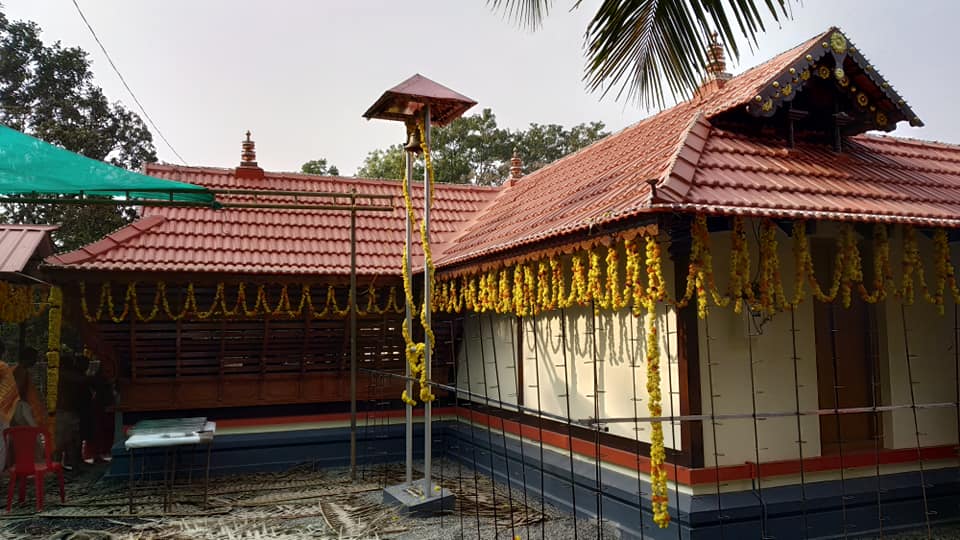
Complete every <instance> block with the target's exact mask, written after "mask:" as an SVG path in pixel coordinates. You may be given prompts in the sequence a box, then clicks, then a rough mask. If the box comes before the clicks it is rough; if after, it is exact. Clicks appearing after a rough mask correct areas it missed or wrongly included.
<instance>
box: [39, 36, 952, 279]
mask: <svg viewBox="0 0 960 540" xmlns="http://www.w3.org/2000/svg"><path fill="white" fill-rule="evenodd" d="M841 38H842V39H841ZM840 42H842V44H843V45H844V46H845V47H847V49H846V51H847V52H846V53H845V54H847V55H848V56H847V58H848V59H850V60H851V62H854V63H856V65H857V66H860V67H859V68H856V69H861V72H859V73H858V74H857V75H856V76H857V77H859V78H858V79H857V80H858V82H857V84H858V86H859V87H860V88H863V87H864V85H873V86H872V88H871V91H872V92H874V94H873V95H874V96H880V98H879V99H881V100H885V101H881V102H879V103H881V104H882V105H883V106H884V107H887V109H885V110H887V111H888V112H889V113H890V120H891V122H890V123H891V124H895V123H896V122H897V121H900V120H909V121H911V122H914V123H916V122H919V120H918V119H917V118H916V117H915V115H913V113H912V111H911V110H910V109H909V107H907V106H906V105H905V102H904V101H903V100H902V98H900V97H899V96H898V95H897V94H896V93H895V92H894V91H893V90H892V89H891V88H890V86H889V84H887V83H886V82H885V81H883V80H882V78H880V76H879V75H877V74H876V70H875V69H874V68H873V67H872V66H869V65H867V64H865V59H864V57H863V56H862V55H861V54H860V52H859V51H856V52H855V53H854V48H853V47H852V46H851V45H850V42H849V41H848V40H847V38H846V37H845V36H843V35H842V33H840V31H839V30H837V29H834V28H831V29H829V30H827V32H825V33H823V34H820V35H818V36H816V37H814V38H812V39H810V40H809V41H807V42H805V43H802V44H800V45H798V46H797V47H795V48H793V49H791V50H789V51H787V52H784V53H783V54H780V55H778V56H776V57H774V58H773V59H771V60H770V61H768V62H765V63H764V64H761V65H760V66H757V67H755V68H753V69H751V70H748V71H746V72H745V73H743V74H741V75H739V76H737V77H734V78H732V79H731V80H729V81H726V82H725V83H724V84H722V85H721V84H719V83H717V81H711V82H710V83H708V84H707V85H705V86H704V87H703V88H702V89H701V91H700V92H699V93H698V94H697V95H696V96H695V97H694V99H692V100H690V101H687V102H684V103H681V104H679V105H677V106H675V107H673V108H671V109H668V110H665V111H663V112H661V113H659V114H657V115H654V116H651V117H650V118H647V119H644V120H642V121H640V122H638V123H637V124H635V125H633V126H630V127H628V128H626V129H624V130H622V131H620V132H619V133H616V134H614V135H611V136H609V137H606V138H605V139H603V140H601V141H598V142H596V143H594V144H593V145H591V146H588V147H586V148H584V149H582V150H580V151H579V152H576V153H574V154H571V155H569V156H566V157H564V158H562V159H560V160H558V161H556V162H554V163H552V164H550V165H548V166H546V167H544V168H542V169H540V170H538V171H535V172H533V173H531V174H529V175H527V176H525V177H523V178H520V179H515V180H514V181H512V182H510V183H508V184H507V185H505V186H503V187H501V188H480V187H470V186H451V185H438V186H437V191H436V193H437V197H436V204H435V210H434V213H433V214H432V215H433V216H434V221H433V229H434V243H435V248H434V256H435V261H436V263H437V266H438V268H442V267H454V266H461V265H467V264H470V263H472V262H473V261H476V260H478V259H480V258H488V257H496V256H501V255H503V254H504V253H505V252H507V251H511V250H523V249H528V248H529V247H530V246H532V245H533V244H536V243H538V242H542V241H544V240H548V239H556V238H558V237H563V238H564V239H565V240H566V239H573V240H576V239H577V238H578V235H584V234H588V233H589V231H591V230H595V228H596V227H598V226H604V225H608V224H610V225H625V226H626V225H629V224H636V223H637V222H638V221H642V220H644V219H645V218H646V217H647V216H651V217H652V215H653V214H654V213H657V212H676V211H681V212H706V213H715V214H734V213H736V214H752V215H765V216H779V217H792V218H811V219H849V220H859V221H878V220H885V221H892V222H899V223H917V224H925V225H939V226H949V227H960V147H958V146H953V145H948V144H941V143H933V142H925V141H913V140H906V139H898V138H894V137H880V136H875V135H857V136H854V137H848V138H847V139H846V141H845V142H844V151H843V152H841V153H839V154H838V153H835V152H834V151H833V150H832V147H831V146H830V145H829V144H827V143H825V142H823V141H822V140H821V141H817V140H815V139H814V138H809V137H808V138H807V139H804V138H803V137H799V138H798V141H799V142H798V143H797V144H796V146H795V148H788V145H787V144H786V143H785V142H784V141H780V140H775V139H773V138H771V136H770V135H766V136H763V137H761V136H756V135H754V136H751V135H746V134H744V133H739V132H734V131H731V130H735V129H739V128H737V125H738V124H737V123H735V122H734V123H726V124H725V123H724V118H725V117H729V116H730V115H731V114H741V116H742V117H743V118H747V120H746V121H750V120H749V117H746V116H743V115H744V114H749V115H755V113H762V114H760V116H769V115H770V114H773V113H772V112H771V111H775V110H776V108H777V107H780V106H781V105H782V104H783V103H786V102H787V101H788V100H789V99H793V96H795V95H796V94H795V93H792V94H790V95H789V96H787V97H783V95H782V94H781V95H780V97H777V95H778V93H777V92H776V91H774V90H772V89H775V88H777V87H776V86H774V85H773V84H772V83H773V82H774V81H784V83H783V84H780V87H781V88H783V87H784V85H785V84H787V83H786V82H785V81H788V80H789V81H792V82H794V83H796V84H797V87H798V88H801V87H802V86H803V84H802V83H801V81H800V79H793V77H799V76H801V75H802V72H801V69H807V68H811V67H812V66H813V65H814V64H813V62H816V61H817V58H820V57H823V56H824V55H827V54H832V53H836V49H835V48H834V45H835V44H838V43H840ZM825 43H826V45H824V44H825ZM837 47H839V45H837ZM831 51H832V52H831ZM845 65H848V66H850V67H853V66H852V65H849V64H845ZM798 68H800V69H798ZM867 68H869V69H867ZM791 69H793V70H794V71H793V72H790V70H791ZM808 75H809V74H808ZM784 77H788V78H784ZM408 82H409V83H410V84H411V85H413V86H414V87H416V84H414V83H416V82H417V81H415V80H414V81H412V82H411V81H408ZM403 84H407V83H403ZM403 84H402V85H401V86H403ZM431 84H433V83H431ZM778 84H779V83H778ZM404 90H405V91H407V93H409V91H410V88H406V87H405V88H404ZM434 90H436V89H435V88H434ZM436 91H438V92H439V90H436ZM451 92H452V91H451ZM388 93H389V92H388ZM385 95H386V94H385ZM458 96H459V95H458ZM757 96H761V100H762V101H763V100H766V99H771V100H777V101H776V103H775V104H774V105H773V107H772V108H771V109H770V110H764V109H762V108H761V109H759V110H757V109H753V110H748V109H747V107H752V106H753V105H752V104H754V103H757V101H756V97H757ZM446 97H451V96H446ZM454 97H455V96H454ZM460 97H462V96H460ZM871 99H873V98H871ZM764 103H765V101H764ZM830 112H831V113H832V109H831V111H830ZM761 121H762V120H761ZM718 125H720V126H724V127H723V128H720V127H717V126H718ZM887 127H892V125H890V126H887ZM741 131H742V130H741ZM746 131H749V130H746ZM147 172H148V173H149V174H153V175H155V176H159V177H161V178H169V179H172V180H180V181H185V182H190V183H196V184H201V185H203V186H206V187H210V188H234V189H281V190H295V191H336V192H346V191H349V189H350V188H354V187H355V188H356V189H357V190H358V191H359V192H360V193H381V194H393V195H395V196H396V197H397V199H398V200H397V203H396V204H398V205H399V204H400V203H399V197H400V192H399V184H398V183H397V182H394V181H383V180H361V179H350V178H329V177H315V176H307V175H297V174H270V173H268V174H267V175H266V176H265V177H264V178H263V179H250V178H238V177H237V176H236V174H234V171H232V170H221V169H204V168H185V167H171V166H151V167H150V168H148V171H147ZM651 185H652V186H655V189H653V190H651ZM421 194H422V193H421V192H420V191H416V190H415V192H414V196H415V197H416V198H419V197H420V196H421ZM418 206H422V203H418ZM358 225H359V231H358V235H359V238H360V248H359V253H360V261H361V264H360V268H361V273H365V274H390V275H394V276H395V275H397V274H398V267H399V257H400V252H401V247H402V242H403V234H404V220H403V214H402V212H401V211H400V210H399V209H398V210H396V211H395V212H393V213H391V214H388V215H377V214H366V215H362V216H360V217H359V219H358ZM347 239H348V215H347V214H346V213H344V212H340V213H335V212H328V211H319V210H318V211H312V210H310V211H296V210H265V209H260V210H222V211H215V210H206V209H159V208H154V209H147V210H145V213H144V219H143V220H141V221H139V222H137V223H135V224H134V225H132V226H131V227H129V228H127V229H124V230H121V231H118V232H116V233H114V234H112V235H110V236H108V237H107V238H105V239H103V240H102V241H101V242H98V243H95V244H92V245H90V246H86V247H85V248H83V249H81V250H78V251H76V252H73V253H68V254H65V255H61V256H58V257H53V258H50V259H48V263H49V264H50V265H53V266H59V267H72V268H82V269H97V270H156V271H204V272H231V273H260V274H285V273H286V274H289V273H295V274H343V273H346V272H347V271H348V263H349V244H348V240H347Z"/></svg>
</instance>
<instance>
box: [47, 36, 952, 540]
mask: <svg viewBox="0 0 960 540" xmlns="http://www.w3.org/2000/svg"><path fill="white" fill-rule="evenodd" d="M709 56H710V62H709V68H710V76H709V78H708V80H707V81H705V82H704V84H703V86H702V87H701V88H700V89H699V91H698V92H697V93H696V95H695V96H693V97H692V98H691V99H690V100H688V101H685V102H683V103H680V104H678V105H676V106H674V107H672V108H670V109H667V110H664V111H662V112H660V113H659V114H656V115H654V116H651V117H649V118H647V119H645V120H642V121H640V122H638V123H637V124H635V125H633V126H630V127H628V128H626V129H624V130H622V131H620V132H619V133H616V134H613V135H611V136H609V137H607V138H605V139H603V140H601V141H599V142H597V143H595V144H593V145H591V146H589V147H587V148H585V149H583V150H580V151H579V152H576V153H574V154H571V155H569V156H566V157H564V158H562V159H560V160H559V161H557V162H555V163H552V164H550V165H547V166H546V167H543V168H542V169H539V170H536V171H532V172H529V173H528V174H526V175H522V174H521V171H522V165H521V163H520V162H519V159H517V160H516V161H515V162H514V163H513V168H512V172H511V178H509V179H508V180H507V181H506V182H504V184H503V185H502V186H500V187H494V188H487V187H478V186H463V185H450V184H443V183H437V184H436V190H435V193H434V199H433V201H434V210H433V213H432V216H431V218H432V219H433V223H432V238H431V248H432V255H433V261H434V263H435V266H436V273H435V279H434V296H433V298H432V301H431V307H432V313H433V324H432V329H433V331H434V333H435V335H436V338H435V340H434V344H433V345H434V351H435V355H434V357H433V365H434V368H433V377H432V379H433V381H435V382H437V383H440V384H442V385H443V387H438V390H437V392H436V393H437V396H438V403H437V404H436V406H435V409H434V412H435V415H436V416H437V421H436V426H435V427H434V436H435V440H434V442H435V448H436V449H435V453H437V454H438V455H441V454H442V455H444V456H446V457H449V458H452V459H458V460H460V461H462V462H463V463H466V464H469V465H471V466H473V467H475V468H478V469H480V470H482V471H484V472H486V473H487V474H490V475H492V476H493V477H494V478H495V479H497V480H498V481H500V482H502V483H503V484H505V485H507V486H510V487H512V488H515V489H522V490H524V491H525V492H529V493H531V494H533V495H536V496H543V497H544V498H545V499H546V500H548V501H549V502H550V503H551V504H554V505H556V506H558V507H560V508H562V509H565V510H568V511H571V512H573V513H574V514H575V515H578V516H584V517H591V518H598V517H599V518H601V519H602V520H604V521H605V522H608V523H611V524H613V525H615V526H616V527H618V528H619V529H620V531H621V532H622V533H623V535H624V537H625V538H641V537H651V538H677V537H678V532H677V529H678V528H679V529H680V533H681V534H682V537H683V538H691V539H701V538H704V539H705V538H721V537H726V538H760V537H764V538H767V537H776V538H806V537H818V538H819V537H840V536H846V535H848V534H857V535H859V534H867V533H870V532H876V531H892V530H897V529H904V528H909V527H913V526H918V525H922V524H924V523H928V524H929V523H930V522H938V521H948V520H954V519H956V518H957V517H958V513H960V512H958V504H957V503H958V500H960V497H958V494H960V492H958V489H960V485H958V481H957V467H958V465H960V463H958V454H957V448H958V434H960V400H958V398H957V396H958V392H960V371H958V365H960V352H958V351H960V348H958V347H957V345H956V344H957V343H958V342H960V330H958V328H960V325H958V324H957V322H956V321H957V320H958V302H960V287H958V284H957V282H956V273H955V268H956V265H957V264H960V250H958V248H957V246H956V241H957V240H958V239H960V236H958V234H957V229H958V227H960V146H955V145H949V144H943V143H937V142H928V141H919V140H909V139H902V138H897V137H893V136H888V135H882V134H878V133H876V132H886V131H892V130H893V129H895V128H896V127H897V125H899V124H900V123H903V122H906V123H909V124H910V125H922V123H921V121H920V119H919V118H918V117H917V115H916V114H915V113H914V112H913V110H912V109H911V108H910V106H909V105H908V104H907V103H906V101H905V99H904V98H903V97H902V96H900V95H899V94H898V93H897V92H896V90H895V89H894V88H893V86H892V85H891V84H890V83H889V82H887V80H886V79H885V78H884V77H882V76H881V75H880V73H879V72H878V70H877V68H876V67H875V66H874V65H873V64H872V63H871V62H870V61H868V60H867V58H866V57H865V56H864V54H863V53H862V52H861V51H860V50H859V49H857V48H856V47H855V46H854V44H853V42H852V41H851V40H850V39H849V38H848V37H847V36H846V35H845V34H844V33H843V32H842V31H840V30H839V29H836V28H830V29H828V30H827V31H826V32H824V33H822V34H820V35H817V36H815V37H813V38H812V39H810V40H809V41H807V42H805V43H802V44H800V45H798V46H797V47H795V48H793V49H791V50H789V51H786V52H784V53H782V54H780V55H778V56H776V57H774V58H773V59H771V60H769V61H767V62H765V63H764V64H761V65H760V66H757V67H755V68H753V69H750V70H748V71H746V72H744V73H743V74H741V75H738V76H731V75H730V74H728V73H726V72H725V69H726V68H725V62H724V59H723V54H722V48H721V47H720V46H719V45H717V44H714V46H713V47H712V48H711V51H710V55H709ZM255 161H256V157H255V154H254V148H253V143H252V141H249V142H245V147H244V157H243V162H242V163H241V165H240V166H239V167H237V168H235V169H216V168H205V167H181V166H170V165H148V166H147V168H146V173H147V174H149V175H153V176H157V177H160V178H165V179H171V180H178V181H182V182H188V183H192V184H198V185H202V186H205V187H209V188H216V189H220V190H225V191H224V193H223V194H222V195H219V196H218V197H221V198H222V199H223V200H230V201H232V202H243V201H247V202H250V203H254V202H258V201H263V200H268V199H270V198H271V195H270V192H271V191H278V190H279V191H283V192H284V193H285V194H284V195H282V196H279V198H278V196H273V198H272V199H270V200H273V202H275V203H278V206H279V207H275V208H269V209H264V208H253V207H251V208H242V209H237V208H232V209H213V208H209V209H200V208H168V207H158V208H145V209H143V211H142V214H141V218H140V219H139V220H138V221H136V222H135V223H133V224H132V225H130V226H128V227H126V228H124V229H121V230H119V231H117V232H115V233H113V234H111V235H109V236H107V237H106V238H104V239H102V240H101V241H99V242H97V243H94V244H91V245H89V246H86V247H84V248H82V249H80V250H77V251H74V252H70V253H63V254H59V255H54V256H51V257H48V258H47V259H46V262H45V265H44V266H43V269H44V271H45V272H46V275H47V276H48V277H49V279H51V280H52V281H54V282H56V283H58V284H62V286H63V287H64V298H65V306H64V310H65V313H66V314H67V315H68V320H69V321H70V322H71V323H72V324H75V325H78V326H81V327H82V328H83V329H84V331H83V332H82V334H83V335H84V336H85V339H86V340H87V343H86V345H87V346H88V347H90V348H91V349H93V350H95V351H96V353H97V355H98V356H99V357H100V358H101V359H102V360H103V361H104V363H105V365H109V366H110V370H109V371H110V373H111V374H112V376H113V377H115V379H116V381H117V382H118V385H119V388H120V390H121V399H120V409H121V410H122V418H121V419H122V422H123V423H125V424H130V423H131V422H132V421H134V420H135V419H138V418H142V417H147V416H151V415H153V416H156V415H163V414H171V413H172V412H173V411H176V412H177V413H178V414H180V413H183V414H188V413H190V412H197V411H202V412H203V414H204V415H205V416H209V417H211V418H216V419H218V421H220V422H221V423H222V425H223V427H224V430H223V435H222V437H220V436H219V435H218V437H220V439H219V440H218V442H217V443H216V447H215V452H214V466H215V468H219V469H221V470H224V471H226V470H245V469H256V468H268V467H280V466H289V465H292V464H295V463H297V462H301V461H307V460H312V461H315V462H322V463H331V464H333V463H342V458H343V454H342V452H343V448H344V446H343V445H344V444H345V442H344V441H345V440H346V439H345V431H344V429H345V428H344V421H345V416H344V413H345V411H346V410H347V409H346V406H347V404H346V401H347V399H348V396H347V394H346V393H345V388H346V386H345V384H346V383H345V381H346V380H347V377H348V374H349V363H348V361H347V353H346V351H347V349H348V341H349V339H350V338H351V336H350V333H349V332H348V327H347V326H346V317H345V315H346V314H347V312H348V311H349V308H348V303H347V296H346V292H345V291H346V284H347V278H348V274H349V265H350V256H349V255H350V226H349V221H350V215H349V212H343V211H340V210H333V209H328V208H326V207H325V203H324V202H323V201H324V200H323V199H310V198H298V196H296V195H294V194H295V193H303V194H309V193H314V194H324V193H326V194H331V193H332V194H340V195H339V197H347V196H352V197H358V196H359V197H361V198H362V196H364V195H390V196H392V197H393V200H394V204H395V206H392V207H391V208H390V210H389V211H382V212H369V213H359V214H358V215H357V216H356V224H357V226H356V251H357V261H356V267H357V275H358V279H359V287H358V288H359V291H360V293H361V294H360V295H359V297H358V299H357V302H356V307H357V309H358V313H359V314H360V317H359V318H360V324H359V329H358V333H357V335H356V336H354V337H355V338H356V339H357V340H358V345H359V350H360V359H359V361H360V364H361V366H362V368H363V369H362V370H361V373H362V377H361V381H360V384H359V387H358V388H359V399H361V400H363V402H364V407H363V412H362V415H364V418H375V419H376V420H375V425H376V426H378V427H377V429H378V430H379V431H377V432H376V436H374V434H371V435H370V436H369V437H366V436H364V437H363V441H362V443H361V448H362V453H363V454H364V456H363V458H364V459H368V460H371V461H375V460H379V461H383V460H390V459H399V456H400V455H401V454H402V448H401V446H402V431H400V426H399V425H398V424H397V423H396V422H394V419H397V418H399V417H401V416H402V415H403V409H402V407H403V405H402V403H401V402H400V400H399V397H400V390H401V389H402V386H403V380H402V379H401V378H398V377H395V376H393V375H396V374H400V373H402V372H403V370H404V341H403V339H402V338H401V336H400V329H399V327H400V322H401V320H402V318H403V306H404V299H403V282H402V281H403V280H402V276H401V272H400V259H401V251H402V245H403V239H404V235H405V230H404V227H405V224H404V209H403V196H402V193H401V186H400V184H399V183H398V182H396V181H393V180H370V179H358V178H344V177H320V176H310V175H301V174H291V173H269V172H265V171H263V170H262V169H260V168H259V167H258V166H257V164H256V163H255ZM442 180H443V179H442V178H440V179H438V181H441V182H442ZM231 190H232V191H231ZM412 195H413V199H414V201H415V203H416V204H415V206H417V207H419V206H421V205H422V204H421V201H422V198H423V189H422V184H421V185H415V186H414V188H413V193H412ZM284 204H286V205H287V206H288V207H286V208H284V207H282V206H283V205H284ZM311 205H313V207H311ZM251 206H254V205H253V204H251ZM415 246H416V249H417V250H418V251H416V252H415V261H414V265H413V266H414V268H416V269H418V271H419V272H421V273H422V272H423V266H424V263H423V254H422V250H421V248H420V244H419V242H415ZM421 281H422V280H421ZM421 293H422V292H421V291H419V290H418V291H417V293H416V294H417V297H418V298H419V297H420V294H421ZM418 410H419V409H418ZM478 456H481V457H478Z"/></svg>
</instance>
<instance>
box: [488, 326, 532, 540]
mask: <svg viewBox="0 0 960 540" xmlns="http://www.w3.org/2000/svg"><path fill="white" fill-rule="evenodd" d="M487 320H488V321H490V344H491V354H492V356H493V375H494V382H496V383H497V385H496V386H497V405H498V407H499V409H500V436H501V437H502V438H503V466H504V468H505V469H506V475H507V505H508V506H509V508H510V517H509V522H508V523H509V527H510V536H513V537H516V536H517V530H516V525H514V519H513V483H512V482H511V480H510V477H511V475H510V453H509V450H508V449H507V426H506V424H505V423H504V421H503V417H504V416H506V414H507V410H508V409H507V407H506V406H505V404H504V401H503V391H502V390H501V389H500V364H499V363H498V362H497V329H496V328H495V327H494V326H493V313H490V314H489V315H488V317H487ZM480 324H483V320H482V319H481V321H480ZM511 348H512V349H515V347H511ZM514 368H516V364H514ZM484 369H486V365H484ZM488 412H489V411H488ZM491 424H492V421H491ZM521 433H522V430H521ZM520 448H523V441H522V440H521V441H520ZM491 451H492V448H491ZM491 455H492V454H491ZM491 473H492V469H491ZM492 476H493V475H492V474H491V477H492ZM494 480H496V478H495V477H494Z"/></svg>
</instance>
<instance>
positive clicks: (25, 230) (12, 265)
mask: <svg viewBox="0 0 960 540" xmlns="http://www.w3.org/2000/svg"><path fill="white" fill-rule="evenodd" d="M57 228H58V227H57V226H56V225H0V274H13V273H20V272H23V271H25V270H28V268H27V267H28V266H29V265H30V261H31V260H33V259H35V258H38V257H44V256H47V255H49V254H51V253H53V242H52V241H51V240H50V233H51V232H53V231H55V230H57Z"/></svg>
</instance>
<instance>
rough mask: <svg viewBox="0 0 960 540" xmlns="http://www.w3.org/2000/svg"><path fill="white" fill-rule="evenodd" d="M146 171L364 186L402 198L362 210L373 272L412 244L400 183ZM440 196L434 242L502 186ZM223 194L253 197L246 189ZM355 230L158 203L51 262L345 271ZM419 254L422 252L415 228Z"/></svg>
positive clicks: (393, 262)
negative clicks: (381, 209)
mask: <svg viewBox="0 0 960 540" xmlns="http://www.w3.org/2000/svg"><path fill="white" fill-rule="evenodd" d="M146 172H147V174H150V175H153V176H157V177H160V178H167V179H177V180H180V181H183V182H189V183H193V184H200V185H203V186H206V187H210V188H220V189H244V190H249V189H255V190H283V191H310V192H331V193H348V192H349V190H350V189H351V188H356V189H357V191H358V192H359V193H361V194H384V195H392V196H394V200H393V203H394V204H395V205H398V208H396V209H395V210H394V211H392V212H389V213H383V214H379V213H378V214H373V213H360V214H358V215H357V265H358V269H359V272H360V273H361V274H366V275H376V274H397V273H398V272H397V270H398V268H399V261H400V255H401V252H402V249H403V241H404V232H403V231H404V219H403V211H402V207H399V205H401V204H402V200H403V199H402V195H401V193H400V183H399V182H396V181H393V180H369V179H355V178H341V177H320V176H310V175H301V174H292V173H276V174H273V173H266V175H265V177H264V178H263V179H245V178H237V177H236V176H235V174H234V171H233V170H232V169H211V168H200V167H175V166H167V165H149V166H148V167H147V171H146ZM434 193H435V198H434V212H433V213H432V215H431V223H432V225H433V227H432V230H433V235H434V242H436V243H438V244H442V243H443V241H444V240H446V236H449V234H450V233H451V232H452V231H455V230H458V228H459V224H460V223H462V222H464V221H465V220H468V219H470V218H471V217H472V216H473V214H475V213H476V212H477V210H478V209H479V208H481V207H482V206H483V205H485V204H486V203H487V202H488V201H489V200H490V199H491V198H492V197H493V196H494V195H495V194H496V190H494V189H492V188H484V187H476V186H459V185H438V186H437V188H436V190H435V192H434ZM412 195H413V199H414V204H415V205H422V204H423V200H422V195H423V190H422V188H420V187H418V186H414V188H413V190H412ZM219 199H220V200H221V201H227V200H229V201H244V202H251V201H253V200H254V199H253V197H249V196H239V195H229V196H221V197H219ZM278 200H283V199H282V198H278V197H274V198H271V202H276V201H278ZM289 202H292V199H289ZM301 202H302V201H301ZM325 202H326V201H325ZM418 215H419V213H418ZM349 230H350V215H349V213H348V212H344V211H329V210H285V209H246V208H243V209H237V208H229V209H222V210H213V209H206V208H156V207H150V208H145V209H144V210H143V218H142V219H140V220H138V221H137V222H135V223H133V224H132V225H130V226H128V227H125V228H123V229H120V230H119V231H116V232H114V233H113V234H110V235H108V236H107V237H106V238H104V239H102V240H100V241H99V242H96V243H94V244H90V245H88V246H84V247H83V248H81V249H79V250H77V251H74V252H71V253H65V254H61V255H55V256H52V257H49V258H48V259H47V260H46V264H47V265H48V266H50V267H70V268H75V269H80V270H115V271H133V270H135V271H158V272H222V273H245V274H346V273H349V270H350V244H349ZM414 256H415V258H416V259H418V260H419V259H421V258H422V252H421V251H420V248H419V241H418V237H417V236H416V235H415V236H414ZM421 264H422V263H421Z"/></svg>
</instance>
